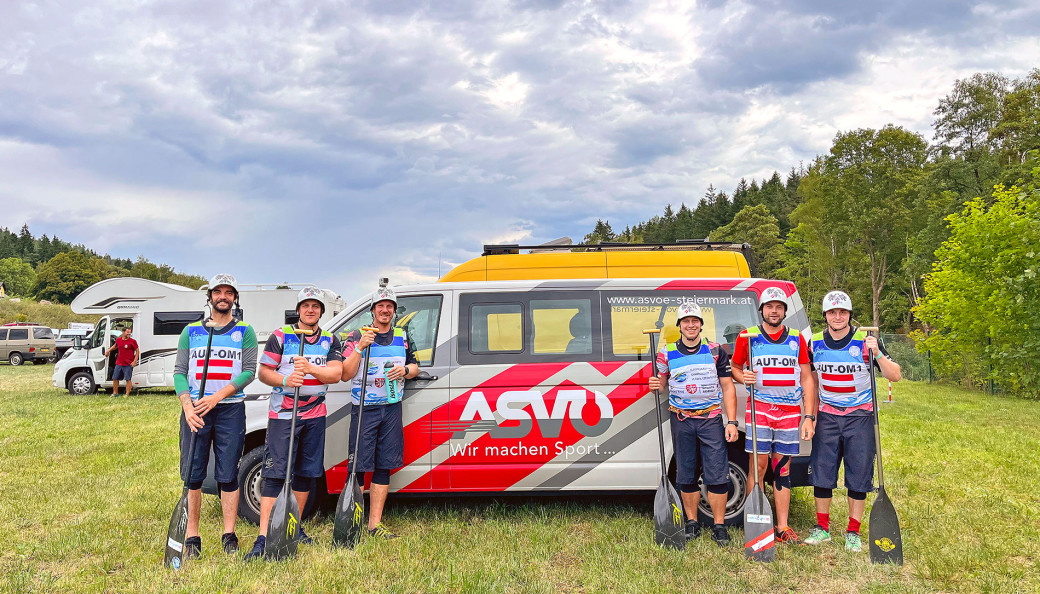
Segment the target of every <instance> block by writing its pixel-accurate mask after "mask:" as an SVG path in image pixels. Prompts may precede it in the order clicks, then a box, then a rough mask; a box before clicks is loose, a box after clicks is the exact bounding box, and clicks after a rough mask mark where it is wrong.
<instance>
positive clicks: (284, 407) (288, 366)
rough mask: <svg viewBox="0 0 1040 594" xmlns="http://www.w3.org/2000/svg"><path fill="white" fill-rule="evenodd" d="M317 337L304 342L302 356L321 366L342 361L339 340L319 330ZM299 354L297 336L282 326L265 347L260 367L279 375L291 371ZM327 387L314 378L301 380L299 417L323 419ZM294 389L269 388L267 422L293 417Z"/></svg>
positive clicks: (309, 376)
mask: <svg viewBox="0 0 1040 594" xmlns="http://www.w3.org/2000/svg"><path fill="white" fill-rule="evenodd" d="M318 330H319V332H318V335H317V336H316V337H313V338H306V339H305V340H304V341H303V357H304V358H305V359H307V360H308V361H310V362H311V364H313V365H318V366H321V367H324V366H325V365H327V363H328V362H329V361H341V360H343V355H342V353H341V350H342V349H341V348H340V343H339V339H338V338H337V337H335V336H333V335H332V334H331V333H330V332H328V331H326V330H321V329H320V328H319V329H318ZM299 353H300V337H299V336H297V335H296V334H295V333H294V332H293V327H292V326H283V327H281V328H279V329H277V330H275V331H274V332H272V333H271V336H270V338H268V339H267V344H266V345H265V346H264V352H263V355H262V356H261V357H260V364H261V365H265V366H267V367H272V368H274V370H275V371H277V372H278V373H280V374H281V375H290V374H292V372H293V369H294V366H293V359H295V358H296V357H297V356H299ZM327 391H328V386H327V385H326V384H324V383H322V381H321V380H319V379H318V378H316V377H314V376H313V375H310V374H308V375H305V376H304V377H303V385H302V386H301V387H300V402H299V405H298V406H299V412H298V414H299V417H300V418H301V419H314V418H320V417H324V416H325V414H326V410H325V393H326V392H327ZM295 392H296V389H295V388H290V387H288V386H286V387H282V386H275V387H273V388H272V389H271V406H270V409H269V410H268V412H267V418H269V419H290V418H292V407H293V396H294V394H295Z"/></svg>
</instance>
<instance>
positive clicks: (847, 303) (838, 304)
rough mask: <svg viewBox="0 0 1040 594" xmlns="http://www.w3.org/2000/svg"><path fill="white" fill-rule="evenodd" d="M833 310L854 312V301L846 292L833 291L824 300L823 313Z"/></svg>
mask: <svg viewBox="0 0 1040 594" xmlns="http://www.w3.org/2000/svg"><path fill="white" fill-rule="evenodd" d="M832 309H847V310H849V311H850V312H851V311H852V299H851V298H849V296H848V294H847V293H845V292H844V291H831V292H830V293H827V295H825V296H824V298H823V313H827V312H829V311H830V310H832Z"/></svg>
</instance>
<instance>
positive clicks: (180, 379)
mask: <svg viewBox="0 0 1040 594" xmlns="http://www.w3.org/2000/svg"><path fill="white" fill-rule="evenodd" d="M206 300H207V302H208V303H209V306H210V317H208V318H206V319H204V320H200V321H198V322H193V323H191V324H188V325H187V326H185V328H184V330H183V331H181V337H180V342H179V343H178V345H177V360H176V363H175V364H174V368H173V384H174V388H175V389H176V391H177V397H178V398H179V399H180V401H181V408H182V411H183V414H182V415H181V436H180V443H181V478H182V479H187V477H188V472H189V469H191V470H190V472H191V478H190V480H189V481H188V530H187V533H186V535H187V540H186V541H185V542H184V546H185V548H186V551H185V557H187V558H191V557H194V556H197V555H198V554H199V552H200V551H201V549H202V539H201V538H199V508H200V506H201V503H202V491H201V489H202V481H203V479H205V477H206V467H207V465H208V464H209V451H210V446H211V445H212V447H213V455H214V458H215V463H216V464H215V468H216V472H215V475H216V476H215V478H216V479H217V485H218V487H219V489H220V507H221V509H222V511H223V513H224V535H223V536H222V537H221V545H222V546H223V549H224V552H226V553H234V552H236V551H237V550H238V537H237V536H236V535H235V519H236V518H237V517H238V495H239V485H238V462H239V459H240V458H241V457H242V448H243V446H244V445H245V436H246V408H245V402H244V401H245V387H246V386H247V385H249V383H250V382H252V381H253V379H254V375H255V371H254V370H255V369H256V334H255V333H254V332H253V328H252V326H250V325H249V324H247V323H245V322H243V321H241V320H238V319H235V317H234V310H235V308H236V306H237V305H238V285H237V283H236V282H235V277H233V276H231V275H230V274H218V275H216V276H214V277H213V278H212V279H210V281H209V285H208V287H207V289H206ZM211 320H212V322H213V323H214V324H215V326H214V328H213V346H212V348H211V350H210V361H209V367H208V371H207V374H206V393H205V394H200V393H199V388H200V387H201V380H202V370H203V369H204V368H205V361H204V359H205V356H206V344H207V342H208V339H209V329H208V328H207V326H206V324H207V323H208V322H210V321H211ZM192 431H197V432H198V437H197V438H196V439H197V441H196V445H195V459H194V460H187V457H188V447H189V443H190V438H191V432H192Z"/></svg>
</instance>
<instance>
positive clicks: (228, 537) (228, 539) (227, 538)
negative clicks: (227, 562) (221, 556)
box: [220, 532, 238, 555]
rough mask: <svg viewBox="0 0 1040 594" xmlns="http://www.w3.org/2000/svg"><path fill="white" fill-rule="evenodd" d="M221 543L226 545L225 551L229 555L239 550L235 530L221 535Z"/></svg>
mask: <svg viewBox="0 0 1040 594" xmlns="http://www.w3.org/2000/svg"><path fill="white" fill-rule="evenodd" d="M220 544H222V545H223V546H224V552H225V553H227V554H228V555H234V554H235V553H237V552H238V536H237V535H236V534H235V533H234V532H225V533H224V534H223V535H221V537H220Z"/></svg>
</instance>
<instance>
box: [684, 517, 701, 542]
mask: <svg viewBox="0 0 1040 594" xmlns="http://www.w3.org/2000/svg"><path fill="white" fill-rule="evenodd" d="M700 536H701V524H700V522H698V521H697V520H686V540H693V539H695V538H700Z"/></svg>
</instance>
